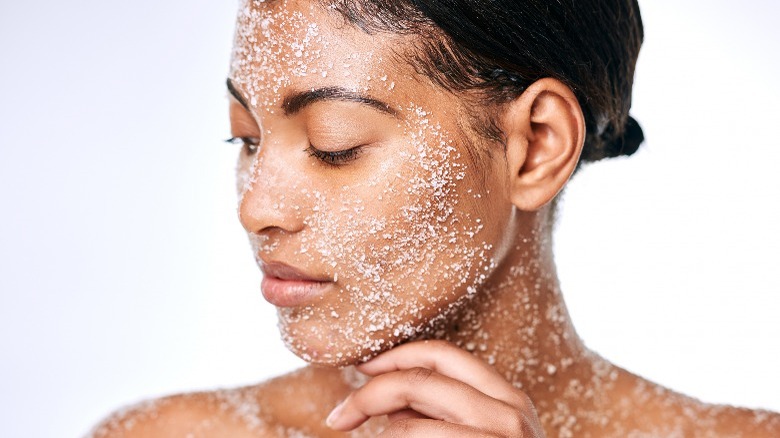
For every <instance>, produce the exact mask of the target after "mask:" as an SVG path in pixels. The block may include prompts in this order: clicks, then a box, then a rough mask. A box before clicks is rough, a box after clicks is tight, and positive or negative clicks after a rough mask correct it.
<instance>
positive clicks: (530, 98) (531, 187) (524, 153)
mask: <svg viewBox="0 0 780 438" xmlns="http://www.w3.org/2000/svg"><path fill="white" fill-rule="evenodd" d="M499 127H500V128H501V130H502V132H503V134H504V139H505V141H506V146H507V154H506V155H507V163H508V165H509V194H510V198H511V201H512V203H513V204H514V205H515V206H516V207H517V208H519V209H520V210H523V211H534V210H538V209H539V208H541V207H542V206H544V205H545V204H547V203H548V202H550V201H551V200H552V199H553V198H555V196H556V195H557V194H558V192H560V191H561V189H562V188H563V186H564V185H565V184H566V182H567V181H568V180H569V177H571V175H572V174H573V173H574V170H575V168H576V167H577V162H578V161H579V158H580V153H581V152H582V146H583V143H584V142H585V117H584V116H583V114H582V108H580V105H579V103H578V102H577V98H576V96H575V95H574V93H573V92H572V91H571V90H570V89H569V87H567V86H566V85H564V84H563V83H562V82H560V81H558V80H556V79H552V78H545V79H540V80H538V81H536V82H534V83H533V84H532V85H531V86H530V87H528V89H527V90H526V91H524V92H523V94H521V95H520V96H519V97H517V98H515V99H514V100H513V101H511V102H509V103H508V104H506V106H505V107H504V108H503V112H502V113H501V114H500V115H499Z"/></svg>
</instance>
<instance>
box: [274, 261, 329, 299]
mask: <svg viewBox="0 0 780 438" xmlns="http://www.w3.org/2000/svg"><path fill="white" fill-rule="evenodd" d="M260 270H262V271H263V281H262V283H261V285H260V288H261V289H262V291H263V297H264V298H265V299H266V301H268V302H269V303H271V304H273V305H274V306H277V307H298V306H302V305H305V304H306V303H308V302H311V301H312V300H313V299H314V298H316V297H318V296H321V295H322V294H324V293H325V291H326V290H327V289H328V288H329V287H330V286H332V285H333V284H334V282H333V281H332V280H331V279H329V278H323V277H316V276H313V275H309V274H306V273H305V272H303V271H300V270H298V269H296V268H294V267H292V266H290V265H287V264H285V263H280V262H268V263H266V262H262V261H261V262H260Z"/></svg>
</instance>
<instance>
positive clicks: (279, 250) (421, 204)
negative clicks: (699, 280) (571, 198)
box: [95, 0, 780, 437]
mask: <svg viewBox="0 0 780 438" xmlns="http://www.w3.org/2000/svg"><path fill="white" fill-rule="evenodd" d="M451 3H456V4H455V5H454V6H453V5H450V4H451ZM603 3H604V2H597V1H579V2H574V3H572V4H567V5H562V4H553V3H550V2H542V1H526V2H511V1H506V2H445V3H441V4H440V3H439V2H419V1H397V2H386V1H382V0H373V1H363V2H357V1H349V0H346V1H339V2H335V3H325V2H316V1H312V0H300V1H293V0H289V1H288V0H270V1H248V2H246V3H245V4H243V5H242V7H241V12H240V16H239V22H238V32H237V37H236V41H235V52H234V61H233V65H232V69H231V73H230V79H229V80H228V89H229V91H230V94H231V96H232V97H231V105H230V117H231V129H232V131H233V132H232V134H233V137H234V139H235V141H237V142H240V143H242V144H243V146H244V148H243V151H242V153H241V156H240V160H239V166H238V192H239V217H240V220H241V223H242V225H243V226H244V228H245V229H246V230H247V232H248V235H249V238H250V240H251V241H252V244H253V247H254V249H255V253H256V257H257V261H258V264H259V266H260V269H261V270H262V271H263V273H264V280H263V285H262V291H263V295H264V296H265V298H266V299H267V300H268V301H269V302H270V303H271V304H273V305H275V306H277V308H278V309H279V327H280V330H281V332H282V336H283V339H284V341H285V342H286V344H287V345H288V347H289V348H290V349H291V350H292V351H294V352H295V353H296V354H298V355H299V356H300V357H302V358H304V359H305V360H307V361H309V362H311V363H312V364H314V365H315V366H312V367H309V368H306V369H303V370H300V371H298V372H295V373H292V374H289V375H286V376H282V377H280V378H277V379H275V380H272V381H270V382H267V383H265V384H262V385H259V386H256V387H250V388H243V389H239V390H231V391H220V392H215V393H203V394H194V395H182V396H176V397H172V398H168V399H164V400H160V401H155V402H151V403H149V404H147V405H144V406H141V407H137V408H134V409H133V410H130V411H128V412H124V413H121V414H118V415H116V416H115V417H114V418H111V419H109V420H107V421H106V423H105V424H104V425H102V426H101V427H99V428H98V429H97V430H96V432H95V435H96V436H340V435H341V434H342V433H344V432H350V433H352V435H353V436H377V435H380V434H385V435H387V436H426V437H428V436H544V435H546V436H593V437H596V436H598V437H601V436H615V437H623V436H777V435H778V434H779V433H780V417H778V416H777V415H776V414H771V413H767V412H754V411H748V410H740V409H735V408H729V407H720V406H708V405H705V404H703V403H700V402H698V401H696V400H693V399H690V398H687V397H684V396H682V395H679V394H676V393H673V392H671V391H668V390H666V389H663V388H661V387H659V386H657V385H655V384H653V383H651V382H648V381H646V380H644V379H642V378H640V377H638V376H635V375H632V374H630V373H628V372H626V371H624V370H622V369H620V368H618V367H616V366H614V365H612V364H610V363H608V362H606V361H605V360H603V359H601V358H600V357H598V356H597V355H595V354H594V353H592V352H590V351H588V350H587V349H586V348H585V346H584V344H583V343H582V341H581V340H580V339H579V338H578V336H577V334H576V332H575V331H574V328H573V327H572V324H571V322H570V320H569V317H568V314H567V311H566V308H565V306H564V303H563V300H562V298H561V292H560V288H559V285H558V281H557V276H556V273H555V265H554V261H553V255H552V244H551V230H552V226H553V219H554V213H555V200H556V197H557V195H558V194H559V193H560V191H561V190H562V189H563V187H564V186H565V184H566V182H567V181H568V179H569V178H570V176H571V175H572V174H573V173H574V172H575V171H576V169H577V168H578V166H579V165H580V163H582V162H587V161H595V160H599V159H601V158H606V157H612V156H618V155H630V154H631V153H633V152H634V151H635V150H636V149H637V147H638V146H639V144H640V143H641V142H642V138H643V137H642V131H641V129H640V128H639V126H638V125H637V124H636V122H635V121H633V119H631V118H630V117H629V116H628V109H629V107H630V100H631V85H632V79H633V70H634V65H635V62H636V57H637V55H638V52H639V46H640V45H641V40H642V25H641V19H640V16H639V10H638V7H637V6H636V3H635V2H634V1H629V0H625V1H622V0H620V1H615V2H613V4H607V5H605V4H603ZM393 347H395V348H393ZM352 365H357V367H352Z"/></svg>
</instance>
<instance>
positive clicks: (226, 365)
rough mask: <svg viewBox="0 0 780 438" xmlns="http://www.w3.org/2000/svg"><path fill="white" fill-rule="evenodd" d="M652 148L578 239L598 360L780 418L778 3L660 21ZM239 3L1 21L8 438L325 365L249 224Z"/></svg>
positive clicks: (763, 1)
mask: <svg viewBox="0 0 780 438" xmlns="http://www.w3.org/2000/svg"><path fill="white" fill-rule="evenodd" d="M642 7H643V9H642V14H643V16H644V21H645V31H646V38H645V45H644V48H643V50H642V55H641V57H640V60H639V67H638V71H637V75H636V87H635V93H634V109H633V111H632V113H633V114H634V116H635V117H636V118H637V120H639V122H640V123H641V124H642V126H643V127H644V130H645V133H646V136H647V142H646V144H645V145H644V146H643V147H642V149H641V150H640V152H639V153H637V154H636V155H635V156H634V157H631V158H629V159H618V160H612V161H605V162H602V163H599V164H595V165H592V166H589V167H587V168H586V169H584V171H582V172H581V174H579V175H577V176H576V177H575V178H574V180H573V182H572V184H571V185H570V186H569V188H568V190H567V192H566V196H565V198H564V203H563V211H562V212H561V221H560V223H559V225H558V229H557V234H556V239H557V240H556V252H557V257H558V262H559V268H560V276H561V279H562V282H563V287H564V293H565V296H566V298H567V300H568V304H569V308H570V311H571V314H572V316H573V318H574V321H575V324H576V326H577V328H578V331H579V333H580V334H581V335H582V336H583V337H584V339H585V341H586V342H587V343H588V345H589V346H590V347H592V348H593V349H595V350H596V351H598V352H600V353H601V354H603V355H604V356H605V357H607V358H608V359H610V360H612V361H614V362H615V363H617V364H619V365H622V366H624V367H626V368H627V369H629V370H631V371H633V372H636V373H639V374H641V375H643V376H646V377H648V378H650V379H652V380H655V381H657V382H660V383H662V384H664V385H666V386H669V387H671V388H674V389H677V390H680V391H682V392H685V393H688V394H691V395H693V396H696V397H699V398H701V399H703V400H706V401H710V402H719V403H732V404H738V405H744V406H750V407H764V408H769V409H774V410H780V379H778V377H777V370H778V369H780V347H779V345H780V342H779V341H778V339H780V322H778V318H777V312H778V310H780V274H779V273H778V268H777V263H778V251H779V250H780V235H779V234H778V232H777V231H776V227H777V224H778V223H780V207H778V199H780V175H778V172H777V169H778V165H779V164H780V141H779V140H778V133H779V131H778V124H779V123H780V122H778V120H780V111H778V105H779V102H780V91H779V90H778V88H780V87H778V86H777V83H776V81H777V79H776V78H778V77H780V64H779V63H778V57H777V48H778V47H780V31H778V27H777V25H776V20H777V17H778V16H780V6H778V3H777V2H774V1H770V0H747V1H741V2H733V1H727V0H718V1H712V0H708V1H705V0H695V1H688V2H680V1H672V0H653V1H649V0H648V1H642ZM235 10H236V4H235V2H234V1H233V2H227V3H224V2H215V1H203V0H196V1H193V0H189V1H182V0H171V1H165V2H159V1H150V0H142V1H136V2H105V1H97V0H77V1H71V2H55V1H47V0H44V1H43V2H21V1H16V2H11V1H9V0H3V3H2V6H0V148H1V151H2V154H1V155H0V205H2V212H1V213H0V291H1V292H2V297H1V298H0V329H1V332H0V354H2V356H0V429H2V430H0V435H2V436H4V437H53V436H63V437H65V436H79V435H81V434H83V433H85V432H87V431H88V430H89V429H90V428H91V426H92V425H93V424H94V423H95V422H96V421H98V420H99V419H100V418H102V417H104V416H105V415H107V414H108V413H109V412H110V411H112V410H114V409H116V408H118V407H120V406H123V405H126V404H129V403H134V402H137V401H139V400H142V399H146V398H149V397H156V396H160V395H163V394H169V393H175V392H182V391H192V390H197V389H209V388H215V387H229V386H235V385H243V384H251V383H255V382H259V381H262V380H265V379H267V378H269V377H271V376H274V375H277V374H280V373H283V372H285V371H289V370H291V369H293V368H295V367H299V366H302V365H303V362H302V361H300V360H299V359H297V358H296V357H294V356H293V355H292V354H291V353H289V352H288V351H287V350H286V349H285V348H284V346H283V345H282V343H281V341H280V340H279V336H278V333H277V330H276V327H275V312H274V310H273V309H272V307H271V306H270V305H269V304H267V303H266V302H264V300H263V299H262V296H261V294H260V290H259V283H260V274H259V272H258V269H257V268H256V266H255V265H254V262H253V259H252V255H251V251H250V249H249V246H248V244H247V243H246V238H245V235H244V233H243V231H242V229H241V227H240V225H239V223H238V221H237V217H236V200H235V193H234V185H233V170H234V163H235V157H236V153H237V151H238V149H237V147H234V146H230V145H226V144H224V143H222V142H221V140H223V139H224V138H226V137H228V136H229V132H228V123H227V99H226V93H225V89H224V79H225V76H226V73H227V69H228V59H229V55H230V47H231V42H232V36H233V26H234V15H235Z"/></svg>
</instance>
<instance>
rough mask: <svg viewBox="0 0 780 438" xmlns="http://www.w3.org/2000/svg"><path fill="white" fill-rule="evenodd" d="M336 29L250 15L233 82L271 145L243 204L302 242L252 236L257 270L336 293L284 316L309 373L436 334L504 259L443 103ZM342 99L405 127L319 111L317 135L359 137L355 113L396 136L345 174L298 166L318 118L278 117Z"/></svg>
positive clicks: (370, 148) (250, 163)
mask: <svg viewBox="0 0 780 438" xmlns="http://www.w3.org/2000/svg"><path fill="white" fill-rule="evenodd" d="M339 20H340V19H339V18H338V16H336V14H335V13H333V12H328V11H325V10H323V9H321V8H319V7H316V6H309V5H306V6H300V5H299V4H298V3H297V2H292V1H281V2H279V3H278V4H276V5H274V6H273V7H272V8H268V7H267V5H266V4H263V3H259V4H258V3H253V2H249V3H246V4H245V5H244V8H243V12H242V13H241V15H240V17H239V29H238V32H237V39H236V44H235V53H234V57H233V63H232V71H231V78H232V80H233V82H234V84H236V86H237V87H238V88H239V89H240V90H241V91H242V92H243V93H245V96H246V98H247V100H248V101H249V103H250V105H251V107H252V108H253V109H254V111H255V112H256V114H257V119H259V120H258V124H259V126H261V127H262V130H263V131H262V132H263V136H264V138H263V144H262V145H261V147H260V151H259V152H258V153H256V154H251V155H250V154H243V155H242V160H241V161H240V163H239V171H238V174H239V178H238V179H239V202H240V204H244V203H245V202H255V203H256V202H263V203H264V205H263V206H262V208H266V209H272V210H273V211H274V212H276V213H274V214H276V215H278V218H280V219H279V220H280V221H285V220H287V221H294V222H295V223H296V226H291V227H292V228H296V229H295V231H294V232H269V233H265V234H264V233H260V234H259V235H256V234H255V235H252V236H250V237H251V239H252V240H253V243H254V244H255V251H256V252H257V256H258V257H259V258H263V259H265V260H274V261H281V262H284V263H287V264H290V265H292V266H295V267H298V268H299V269H302V270H304V271H306V272H308V273H312V274H317V275H326V276H328V277H329V278H331V279H333V280H334V281H335V287H334V288H332V289H330V290H329V292H328V293H326V294H323V295H322V296H319V297H317V298H315V300H314V301H313V302H311V303H307V304H308V305H306V306H302V307H295V308H280V310H279V326H280V329H281V332H282V337H283V339H284V341H285V343H286V344H287V345H288V347H289V348H290V349H291V350H293V351H294V352H295V353H296V354H298V355H299V356H301V357H302V358H304V359H305V360H307V361H311V362H316V363H327V364H340V365H343V364H348V363H355V362H357V361H363V360H367V359H369V358H370V357H372V356H373V355H376V354H378V353H379V352H381V351H384V350H386V349H388V348H390V347H392V346H393V345H396V344H397V343H398V342H400V341H404V340H408V339H410V338H413V337H417V336H419V335H422V334H424V333H426V331H427V332H430V331H431V330H433V327H434V323H433V322H434V321H436V320H441V319H442V318H444V316H445V315H447V314H449V313H450V312H451V311H452V310H453V309H455V308H457V307H458V306H459V305H460V304H462V303H463V302H464V301H466V300H467V299H468V298H469V297H470V296H471V295H473V294H474V293H475V292H476V291H477V290H478V289H479V287H480V284H481V283H482V282H484V281H485V279H486V278H487V277H488V276H489V275H490V274H491V272H492V270H493V269H494V267H495V264H496V263H495V261H494V260H495V253H496V249H495V248H494V247H493V245H491V244H489V243H487V242H495V241H497V240H498V239H497V238H496V236H494V235H486V232H485V231H484V228H485V224H484V223H483V220H482V219H481V218H480V214H479V213H480V212H482V211H486V209H487V208H489V206H490V205H491V204H490V201H491V197H490V196H485V191H486V189H485V188H484V187H477V186H476V184H477V181H479V180H480V178H476V177H475V175H476V173H477V170H476V169H475V168H474V165H473V163H472V162H471V161H470V159H469V158H468V157H467V156H464V154H463V153H461V150H462V149H463V148H464V147H466V146H465V145H463V144H462V143H464V141H463V135H462V134H460V133H459V132H458V129H460V128H459V127H458V126H457V125H456V124H453V126H447V127H445V126H442V124H441V121H440V120H439V119H437V117H436V116H437V114H438V113H445V114H447V113H446V111H445V110H444V109H443V108H438V107H437V102H436V101H435V100H434V102H433V103H432V104H427V105H421V104H420V103H419V102H417V101H415V100H414V99H410V96H409V95H408V94H407V93H405V91H404V90H403V89H402V87H396V85H395V84H396V80H395V78H396V77H399V75H403V74H406V75H411V74H413V70H412V69H411V67H409V66H403V68H405V69H406V70H408V71H405V72H399V71H396V70H400V69H399V68H397V66H394V68H395V69H394V70H393V71H390V70H386V69H385V67H384V65H385V64H391V63H389V62H385V61H384V60H386V59H387V60H390V59H393V60H394V59H395V58H396V55H395V54H394V53H393V52H392V51H391V50H389V49H388V48H387V47H383V46H380V45H379V44H378V43H377V42H376V41H375V40H374V39H372V38H371V37H370V36H369V35H362V34H360V33H358V32H357V31H355V30H354V29H350V28H347V29H342V28H343V26H344V24H343V22H341V21H339ZM324 21H325V22H332V23H330V24H331V25H327V26H325V25H322V24H321V23H323V22H324ZM339 24H341V26H339ZM342 32H353V33H351V34H350V38H344V37H343V36H341V35H342V34H341V33H342ZM355 35H358V38H356V37H355ZM377 72H378V74H377ZM372 73H373V74H372ZM399 82H400V81H399ZM334 86H338V87H344V88H347V89H350V90H358V91H360V92H363V93H365V94H368V95H370V96H376V97H377V98H381V99H382V100H384V101H385V102H389V103H391V105H392V109H393V112H394V114H395V115H394V116H390V115H387V114H384V115H382V114H379V115H377V114H378V113H379V112H378V111H377V110H376V109H372V108H369V107H367V106H366V105H360V104H358V103H353V102H350V103H343V102H329V103H321V104H315V105H320V106H315V105H312V106H311V112H312V113H314V114H315V115H314V116H312V117H315V118H317V120H319V121H317V122H316V123H315V125H318V124H324V125H325V127H324V128H322V127H320V128H318V129H320V130H325V131H328V130H333V129H337V128H338V127H339V126H340V124H344V123H351V124H352V125H354V124H356V123H358V122H356V121H355V120H352V119H351V118H352V117H353V114H352V113H356V114H358V115H357V116H354V117H357V119H356V120H359V119H360V118H361V117H363V116H361V115H360V114H369V116H368V117H380V118H384V119H383V120H384V121H383V122H382V123H385V124H387V128H386V129H383V130H382V132H380V133H378V134H376V135H377V136H378V137H379V139H378V141H377V142H376V144H369V145H366V146H365V147H364V148H363V149H364V150H361V151H359V154H358V157H357V158H356V159H355V160H354V161H352V162H350V163H347V164H345V165H343V166H342V167H338V168H337V167H334V166H330V165H328V164H325V163H322V162H318V161H317V159H316V158H314V157H311V156H309V154H307V153H305V152H302V151H303V150H304V149H306V147H308V146H309V144H308V143H309V142H311V143H314V142H313V141H312V140H311V135H310V132H309V131H310V130H311V129H312V128H311V127H310V126H308V125H307V123H308V122H309V118H308V117H309V116H308V115H307V114H299V115H294V116H289V115H284V113H283V110H282V108H281V102H283V100H284V98H285V96H286V95H287V94H288V93H290V92H291V91H293V90H301V89H303V90H306V89H313V88H321V87H334ZM437 92H438V91H437ZM431 94H434V91H432V92H431ZM339 105H341V106H344V105H348V106H349V107H348V108H347V109H343V108H341V107H340V106H339ZM332 108H335V109H332ZM340 111H341V112H340ZM317 112H320V113H325V114H326V115H330V114H331V113H332V112H335V113H336V114H345V117H346V118H347V120H327V116H322V115H317ZM334 118H335V117H334ZM449 118H450V119H453V117H449ZM321 119H326V121H325V122H322V121H321ZM451 123H452V122H451ZM331 124H332V126H333V127H334V128H331V126H330V125H331ZM318 126H319V125H318ZM351 129H354V126H352V128H351ZM295 130H300V133H299V134H295V133H294V132H297V131H295ZM307 130H309V131H307ZM459 134H460V135H459ZM282 137H284V141H282V140H279V139H280V138H282ZM307 137H308V138H307ZM336 137H338V136H336ZM337 140H338V138H337ZM458 142H460V143H458ZM350 146H351V147H354V146H355V145H350ZM325 147H327V145H325ZM282 157H284V159H283V158H282ZM496 192H497V193H499V192H500V191H496ZM240 211H243V209H241V208H240ZM507 220H508V218H507ZM277 225H278V224H277ZM501 225H503V224H498V226H497V227H495V228H494V229H495V230H501V229H502V228H501ZM258 231H259V230H258ZM483 236H484V237H483ZM258 243H260V245H257V244H258Z"/></svg>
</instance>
